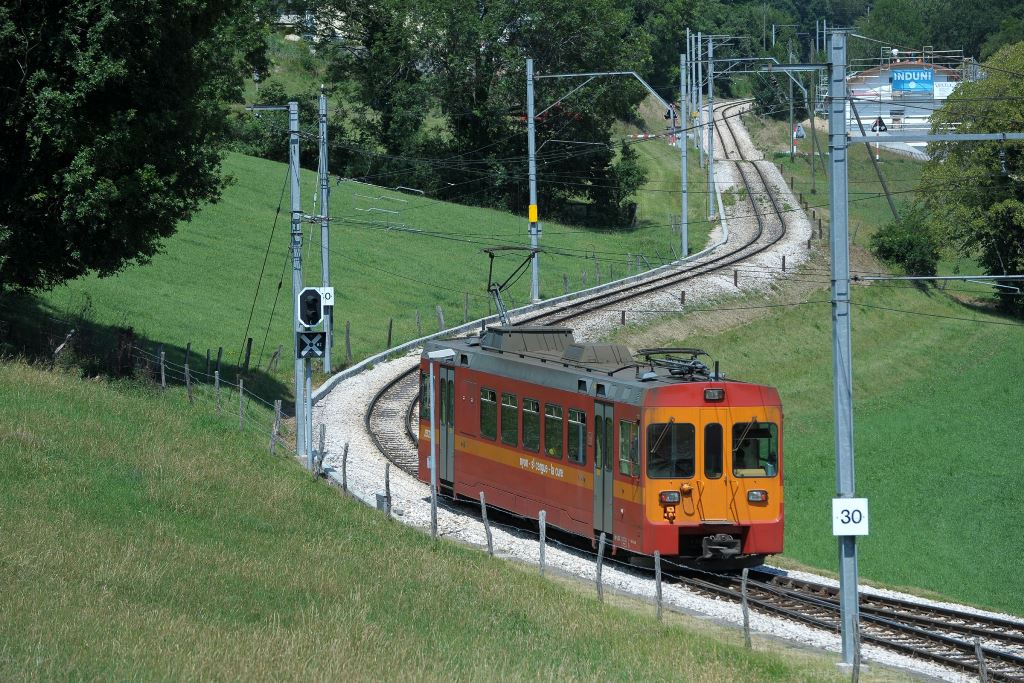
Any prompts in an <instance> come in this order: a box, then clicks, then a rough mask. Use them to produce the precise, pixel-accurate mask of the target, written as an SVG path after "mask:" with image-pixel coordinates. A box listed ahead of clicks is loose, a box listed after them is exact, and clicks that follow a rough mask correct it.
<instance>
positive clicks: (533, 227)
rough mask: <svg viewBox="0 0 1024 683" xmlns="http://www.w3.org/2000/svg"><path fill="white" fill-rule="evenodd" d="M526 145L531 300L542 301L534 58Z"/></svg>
mask: <svg viewBox="0 0 1024 683" xmlns="http://www.w3.org/2000/svg"><path fill="white" fill-rule="evenodd" d="M526 145H527V150H528V154H529V156H530V160H529V170H528V173H529V176H530V207H529V210H528V218H529V221H530V247H531V248H533V249H534V252H533V259H532V262H531V264H530V300H531V301H532V302H534V303H536V302H538V301H540V254H538V253H537V251H536V249H537V247H538V243H539V242H540V224H539V222H538V220H539V216H538V214H537V132H536V127H535V125H534V120H533V60H532V59H527V60H526Z"/></svg>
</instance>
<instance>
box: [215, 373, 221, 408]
mask: <svg viewBox="0 0 1024 683" xmlns="http://www.w3.org/2000/svg"><path fill="white" fill-rule="evenodd" d="M213 395H214V399H215V401H216V403H217V414H218V415H220V370H214V371H213Z"/></svg>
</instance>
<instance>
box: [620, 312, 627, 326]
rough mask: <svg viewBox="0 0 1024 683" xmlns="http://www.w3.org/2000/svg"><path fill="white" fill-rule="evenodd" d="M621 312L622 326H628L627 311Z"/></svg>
mask: <svg viewBox="0 0 1024 683" xmlns="http://www.w3.org/2000/svg"><path fill="white" fill-rule="evenodd" d="M619 312H620V313H621V314H622V319H621V324H623V325H625V324H626V309H622V310H621V311H619Z"/></svg>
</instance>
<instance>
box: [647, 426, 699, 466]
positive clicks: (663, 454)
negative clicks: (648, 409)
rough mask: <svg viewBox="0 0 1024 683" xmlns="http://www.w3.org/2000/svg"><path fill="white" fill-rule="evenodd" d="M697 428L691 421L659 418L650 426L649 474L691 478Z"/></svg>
mask: <svg viewBox="0 0 1024 683" xmlns="http://www.w3.org/2000/svg"><path fill="white" fill-rule="evenodd" d="M696 442H697V429H696V428H695V427H694V426H693V425H692V424H689V423H685V422H683V423H680V422H659V423H655V424H652V425H649V426H648V427H647V476H648V477H650V478H651V479H677V478H685V479H688V478H690V477H692V476H693V473H694V469H695V465H694V460H695V457H696V450H697V447H696Z"/></svg>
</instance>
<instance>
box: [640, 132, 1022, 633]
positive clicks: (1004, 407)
mask: <svg viewBox="0 0 1024 683" xmlns="http://www.w3.org/2000/svg"><path fill="white" fill-rule="evenodd" d="M883 154H884V153H883ZM883 165H884V167H885V168H886V170H887V171H888V172H889V177H890V181H891V182H893V183H894V184H895V182H901V183H903V184H904V186H906V185H907V184H910V183H912V180H913V179H914V178H915V177H916V176H917V174H918V173H919V166H918V165H917V164H915V163H913V162H904V161H902V160H898V159H894V158H886V160H885V162H884V164H883ZM786 169H787V170H786V173H787V176H788V175H789V174H790V173H795V174H796V175H797V181H796V186H797V187H798V188H800V187H804V188H808V187H809V185H810V179H809V175H808V173H809V166H808V165H807V163H806V161H800V160H798V161H797V162H796V164H793V165H790V164H788V162H787V164H786ZM850 171H851V172H850V176H851V179H852V181H853V182H851V199H853V194H854V191H855V188H857V189H856V191H858V192H861V193H863V194H861V195H859V196H860V197H862V198H864V197H868V196H869V195H871V194H874V193H876V192H878V191H879V188H878V185H877V180H875V181H874V184H872V183H871V180H870V179H871V177H872V176H873V173H874V172H873V170H872V169H871V166H870V163H869V162H868V160H867V158H866V153H865V152H864V150H863V148H861V149H860V150H857V149H854V150H853V151H852V153H851V169H850ZM819 183H820V179H819ZM819 187H822V186H821V185H820V184H819ZM823 193H824V194H819V196H821V197H822V198H821V200H820V202H821V203H825V202H827V189H826V190H823ZM901 196H902V197H906V195H905V194H904V195H901ZM850 211H851V234H852V233H853V232H854V231H855V230H858V229H857V226H859V230H858V234H857V237H856V239H855V246H854V247H853V248H852V255H853V259H854V263H855V266H854V267H855V269H862V270H863V269H867V270H875V269H877V268H879V265H878V264H877V263H876V262H874V261H873V260H872V259H871V258H870V256H868V255H867V254H865V253H864V251H863V249H862V248H861V247H860V246H857V245H864V244H866V242H867V237H868V236H869V235H870V233H871V232H872V231H873V230H874V228H875V226H876V225H877V224H878V222H879V221H880V220H887V219H886V218H885V214H886V213H887V212H888V207H887V205H886V203H885V200H884V199H878V198H871V199H862V200H861V201H851V204H850ZM826 225H827V222H826ZM826 269H827V264H825V263H821V262H819V263H817V264H816V265H812V266H809V267H808V268H806V269H805V270H804V271H803V272H800V273H796V274H793V275H791V276H790V277H791V279H792V280H793V281H794V283H799V285H800V286H802V287H803V288H805V289H806V288H808V287H809V285H808V282H812V283H813V282H815V281H817V282H820V283H821V285H820V287H821V289H819V290H818V291H812V292H810V293H808V294H806V296H804V298H803V300H804V301H821V302H827V300H828V290H827V289H826V287H827V280H828V276H827V270H826ZM906 284H907V283H879V284H875V285H873V286H870V287H868V286H855V287H854V289H853V303H854V307H853V353H854V356H853V368H854V411H855V412H854V434H855V439H856V458H857V492H858V494H859V495H862V496H866V497H867V498H869V499H870V504H871V535H870V536H869V537H867V538H864V539H862V540H861V542H860V543H859V549H860V570H861V574H862V576H864V577H865V578H868V579H874V580H876V581H881V582H885V583H888V584H895V585H902V586H914V587H919V588H922V589H926V590H929V591H934V592H936V593H939V594H943V595H947V596H951V597H953V598H956V599H959V600H965V601H968V602H972V603H976V604H979V605H985V606H988V607H994V608H999V609H1005V610H1010V611H1012V612H1014V613H1016V614H1021V615H1024V596H1022V594H1021V593H1020V591H1016V590H1008V589H1007V584H1006V577H1007V576H1012V575H1015V574H1016V573H1018V572H1019V571H1020V570H1021V569H1024V564H1022V563H1024V560H1022V558H1024V541H1022V539H1021V537H1020V535H1019V534H1016V533H1014V532H1012V531H1011V530H1013V529H1016V528H1019V527H1020V526H1022V525H1024V492H1022V491H1021V490H1020V487H1019V486H1017V485H1016V482H1019V481H1021V480H1024V460H1022V459H1021V458H1020V457H1019V454H1020V445H1019V436H1018V434H1017V432H1018V431H1019V425H1020V416H1019V407H1020V405H1021V404H1022V403H1024V366H1022V364H1021V362H1020V350H1021V349H1022V348H1024V326H1022V325H1021V321H1019V320H1010V319H1006V318H1003V317H1000V316H996V315H993V314H991V313H988V312H987V307H986V306H985V305H984V299H983V298H978V297H979V296H980V294H979V292H984V291H986V290H985V288H979V287H977V286H973V285H963V284H956V285H950V286H949V287H948V288H947V289H945V290H937V289H933V288H918V287H914V286H905V285H906ZM812 288H813V287H812ZM965 290H971V291H965ZM762 303H764V301H763V299H761V298H756V299H752V300H751V301H749V302H746V305H754V306H757V305H760V304H762ZM770 303H782V304H785V303H792V296H790V295H787V294H786V291H785V289H783V290H782V293H780V294H778V295H776V296H775V297H773V298H772V300H771V301H770ZM735 305H737V304H735V303H723V307H725V308H728V307H730V306H735ZM738 305H745V304H744V303H740V304H738ZM771 310H772V311H773V312H772V313H770V314H767V315H765V316H762V317H761V318H760V319H759V320H756V321H754V322H752V323H749V324H747V325H744V326H743V327H737V328H734V329H726V330H724V331H722V330H723V324H722V323H721V322H720V321H716V315H715V314H713V313H711V314H704V315H703V316H701V315H684V316H682V318H681V319H677V320H672V321H664V322H662V323H661V324H660V325H659V326H658V330H660V331H659V332H658V334H660V335H661V338H658V339H652V338H651V334H652V333H651V332H649V331H647V332H644V334H645V335H646V336H645V337H644V340H643V343H644V344H645V345H654V344H658V343H663V344H666V345H677V344H681V343H682V342H683V340H684V339H685V342H686V345H687V346H698V347H701V348H706V349H708V350H709V351H710V352H712V353H713V354H714V355H715V356H716V357H718V358H719V359H721V360H722V362H723V369H724V370H725V371H726V372H727V373H728V374H730V375H731V376H735V377H742V378H744V379H749V380H756V381H759V382H765V383H768V384H773V385H775V386H777V387H778V388H779V391H780V393H781V395H782V399H783V403H784V405H785V410H786V426H787V433H786V455H787V465H786V486H787V488H786V513H787V524H788V526H787V530H786V555H787V556H788V557H791V558H794V559H796V560H799V561H800V562H803V563H806V564H810V565H814V566H817V567H823V568H826V569H831V568H835V566H836V545H835V540H834V538H833V537H832V535H831V527H830V524H829V519H830V507H829V506H830V504H829V500H830V499H831V498H832V497H833V495H834V492H835V464H834V455H833V454H834V446H833V422H832V356H831V317H830V315H831V314H830V308H829V305H828V304H827V303H822V304H818V305H799V306H791V307H786V306H783V307H781V308H779V309H771ZM726 315H728V314H726ZM961 318H966V319H968V320H960V319H961ZM684 330H685V331H684ZM638 333H639V331H633V332H632V333H625V335H624V337H623V338H624V340H625V341H626V342H627V343H629V338H630V334H638ZM765 340H771V341H770V343H766V342H765Z"/></svg>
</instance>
